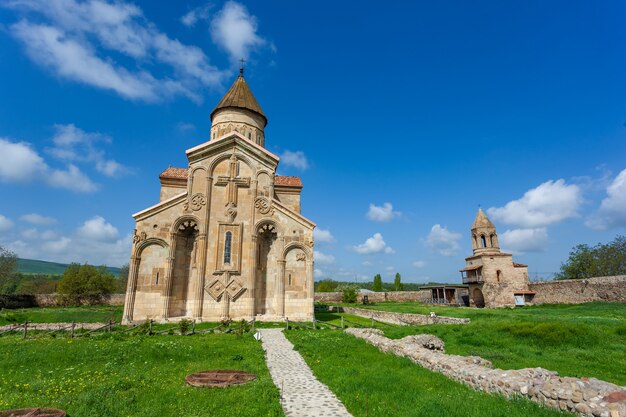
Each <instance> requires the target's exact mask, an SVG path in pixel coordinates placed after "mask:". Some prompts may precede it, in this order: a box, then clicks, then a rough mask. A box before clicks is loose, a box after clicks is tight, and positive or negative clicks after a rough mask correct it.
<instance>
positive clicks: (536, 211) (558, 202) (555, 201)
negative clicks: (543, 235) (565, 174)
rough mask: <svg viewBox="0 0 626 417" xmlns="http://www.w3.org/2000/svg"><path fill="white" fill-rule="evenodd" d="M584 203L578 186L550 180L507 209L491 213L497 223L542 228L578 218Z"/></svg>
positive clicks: (498, 209) (511, 202)
mask: <svg viewBox="0 0 626 417" xmlns="http://www.w3.org/2000/svg"><path fill="white" fill-rule="evenodd" d="M582 202H583V198H582V192H581V189H580V187H579V186H578V185H575V184H569V185H568V184H566V183H565V180H563V179H559V180H556V181H553V180H550V181H546V182H544V183H543V184H541V185H539V186H537V187H536V188H533V189H531V190H528V191H527V192H526V193H524V195H523V196H522V198H520V199H518V200H513V201H510V202H508V203H507V204H506V205H505V206H504V207H491V208H490V209H489V210H488V213H489V215H490V216H491V217H492V218H493V219H495V220H500V221H502V222H504V223H507V224H512V225H515V226H518V227H520V228H540V227H545V226H549V225H551V224H555V223H559V222H561V221H563V220H566V219H569V218H572V217H577V216H578V208H579V206H580V205H581V204H582Z"/></svg>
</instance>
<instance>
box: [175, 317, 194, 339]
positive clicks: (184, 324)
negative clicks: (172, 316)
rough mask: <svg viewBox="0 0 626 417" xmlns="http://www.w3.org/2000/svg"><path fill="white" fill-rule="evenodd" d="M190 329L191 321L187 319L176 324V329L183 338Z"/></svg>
mask: <svg viewBox="0 0 626 417" xmlns="http://www.w3.org/2000/svg"><path fill="white" fill-rule="evenodd" d="M190 327H191V321H190V320H187V319H182V320H181V321H179V322H178V328H179V329H180V334H182V335H183V336H184V335H186V334H187V332H188V331H189V328H190Z"/></svg>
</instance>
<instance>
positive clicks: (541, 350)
mask: <svg viewBox="0 0 626 417" xmlns="http://www.w3.org/2000/svg"><path fill="white" fill-rule="evenodd" d="M365 308H371V309H377V310H384V311H396V312H402V313H421V314H428V313H429V312H430V311H434V312H436V313H437V314H438V315H441V316H451V317H468V318H470V319H471V323H470V324H467V325H432V326H415V327H414V326H398V327H386V328H384V330H385V334H386V335H387V336H388V337H390V338H401V337H404V336H407V335H410V334H418V333H431V334H434V335H437V336H439V337H440V338H442V339H443V340H444V342H445V343H446V352H447V353H451V354H459V355H478V356H481V357H483V358H485V359H488V360H490V361H492V362H493V364H494V365H495V366H496V367H499V368H503V369H519V368H527V367H538V366H540V367H543V368H547V369H550V370H553V371H557V372H559V373H560V374H561V375H564V376H575V377H584V376H587V377H595V378H599V379H603V380H606V381H609V382H613V383H615V384H618V385H626V349H625V348H624V346H626V304H625V303H587V304H578V305H543V306H533V307H524V308H520V309H471V308H454V307H437V306H430V305H421V304H418V303H415V302H408V303H377V304H376V305H374V306H367V307H365Z"/></svg>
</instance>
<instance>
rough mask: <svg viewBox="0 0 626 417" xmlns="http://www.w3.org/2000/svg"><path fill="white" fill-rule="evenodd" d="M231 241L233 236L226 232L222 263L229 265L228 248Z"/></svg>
mask: <svg viewBox="0 0 626 417" xmlns="http://www.w3.org/2000/svg"><path fill="white" fill-rule="evenodd" d="M232 241H233V234H232V233H231V232H226V239H225V240H224V263H225V264H230V247H231V245H232Z"/></svg>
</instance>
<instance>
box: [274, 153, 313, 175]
mask: <svg viewBox="0 0 626 417" xmlns="http://www.w3.org/2000/svg"><path fill="white" fill-rule="evenodd" d="M280 161H281V162H282V163H283V165H285V166H288V167H294V168H296V169H299V170H301V171H306V170H307V169H309V161H308V160H307V159H306V155H304V152H302V151H295V152H292V151H285V152H283V153H282V154H281V155H280Z"/></svg>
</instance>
